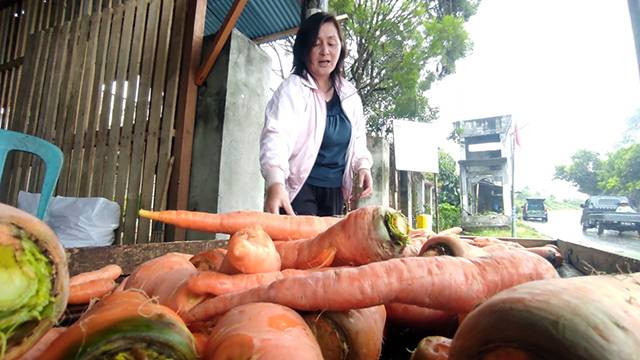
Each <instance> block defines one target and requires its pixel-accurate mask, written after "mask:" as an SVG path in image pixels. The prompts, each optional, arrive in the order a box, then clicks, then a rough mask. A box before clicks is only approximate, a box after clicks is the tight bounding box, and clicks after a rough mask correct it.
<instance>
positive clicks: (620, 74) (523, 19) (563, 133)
mask: <svg viewBox="0 0 640 360" xmlns="http://www.w3.org/2000/svg"><path fill="white" fill-rule="evenodd" d="M466 29H467V31H468V32H469V34H470V37H471V39H472V41H473V42H474V49H473V52H472V53H471V54H470V55H469V56H467V57H466V58H464V59H462V60H460V61H458V62H457V65H456V73H455V74H453V75H450V76H448V77H446V78H445V79H444V80H442V81H440V82H438V83H435V84H434V85H433V86H432V89H431V90H430V91H429V92H428V93H427V94H428V97H429V99H430V101H431V104H432V105H434V106H438V107H439V108H440V120H438V121H437V123H438V124H437V127H438V128H439V129H440V130H439V131H441V132H442V134H443V135H442V138H443V139H444V138H445V137H446V135H447V134H448V133H449V132H450V131H451V130H452V125H451V122H452V121H458V120H468V119H475V118H482V117H488V116H495V115H502V114H511V115H512V119H513V120H514V121H515V122H516V123H517V124H518V127H519V128H520V129H521V130H520V139H521V142H522V147H521V148H519V149H517V157H516V162H517V163H516V189H521V188H523V187H524V186H528V187H529V188H530V189H532V190H534V191H539V192H541V194H542V195H548V194H553V195H555V196H556V197H559V198H574V197H577V195H578V193H577V192H576V191H575V190H574V189H573V188H572V187H571V186H569V185H568V184H567V183H565V182H562V181H557V180H556V181H552V178H553V173H554V167H555V166H556V165H563V164H569V162H570V157H571V155H573V154H574V153H575V152H576V151H577V150H579V149H588V150H593V151H597V152H600V153H602V154H605V153H607V152H611V151H614V150H615V149H616V146H618V144H619V142H620V141H621V140H622V137H623V132H624V130H625V129H626V120H627V119H628V118H630V117H631V116H632V115H633V114H634V113H635V112H636V111H637V110H638V109H640V76H639V74H638V63H637V58H636V53H635V48H634V42H633V34H632V31H631V20H630V17H629V9H628V4H627V0H601V1H597V0H482V2H481V4H480V7H479V9H478V12H477V14H476V15H474V16H473V17H472V18H471V19H470V21H469V22H468V23H467V24H466ZM445 142H446V140H443V144H442V147H443V148H444V149H446V150H447V151H448V152H449V153H451V154H452V155H453V156H454V157H456V158H457V157H458V156H459V148H458V147H457V146H456V145H455V144H452V143H445Z"/></svg>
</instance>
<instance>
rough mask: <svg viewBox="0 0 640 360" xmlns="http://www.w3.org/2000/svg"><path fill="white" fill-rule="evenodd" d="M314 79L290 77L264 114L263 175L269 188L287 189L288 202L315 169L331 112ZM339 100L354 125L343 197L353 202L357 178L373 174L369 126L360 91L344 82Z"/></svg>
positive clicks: (261, 156) (261, 145) (261, 151)
mask: <svg viewBox="0 0 640 360" xmlns="http://www.w3.org/2000/svg"><path fill="white" fill-rule="evenodd" d="M317 89H318V88H317V86H316V83H315V81H314V80H313V78H312V77H311V76H310V75H307V76H306V77H300V76H298V75H294V74H292V75H290V76H289V77H288V78H287V79H285V80H284V81H283V82H282V84H281V85H280V86H279V87H278V89H277V90H276V91H275V93H274V94H273V97H272V98H271V100H270V101H269V103H268V104H267V108H266V110H265V122H264V128H263V129H262V136H261V138H260V169H261V171H262V176H263V177H264V178H265V180H266V182H267V187H268V186H271V185H272V184H274V183H281V184H284V185H285V188H286V189H287V192H288V193H289V200H290V201H291V200H293V198H294V197H295V196H296V195H297V194H298V191H300V188H301V187H302V185H303V184H304V182H305V181H306V180H307V177H308V176H309V173H310V172H311V168H312V167H313V165H314V163H315V161H316V157H317V155H318V151H319V150H320V145H321V144H322V138H323V136H324V128H325V124H326V122H327V107H326V103H325V101H324V98H323V97H322V96H321V95H320V93H319V92H318V91H317ZM337 90H338V96H339V97H340V101H341V103H342V109H343V110H344V113H345V115H346V116H347V118H348V119H349V121H350V122H351V140H350V141H349V147H348V148H347V163H346V168H345V172H344V176H343V178H342V194H343V196H344V199H345V200H347V199H349V197H350V196H351V189H352V186H353V180H352V179H353V178H354V176H356V174H357V172H358V171H359V170H360V169H367V170H369V171H371V165H372V163H373V159H372V157H371V153H370V152H369V150H368V149H367V137H366V120H365V118H364V113H363V110H362V100H360V96H359V95H358V93H357V91H356V88H355V87H354V86H353V85H352V84H351V83H349V82H347V81H346V80H344V79H342V81H341V86H340V87H339V89H337Z"/></svg>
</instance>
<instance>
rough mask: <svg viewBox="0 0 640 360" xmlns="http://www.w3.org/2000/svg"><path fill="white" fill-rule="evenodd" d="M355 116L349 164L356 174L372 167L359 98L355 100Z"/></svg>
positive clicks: (364, 120)
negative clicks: (351, 158) (351, 157)
mask: <svg viewBox="0 0 640 360" xmlns="http://www.w3.org/2000/svg"><path fill="white" fill-rule="evenodd" d="M356 100H357V101H356V110H355V113H356V116H355V118H356V119H355V120H356V121H354V132H355V133H354V144H353V151H354V152H353V160H352V162H351V170H352V171H353V172H354V173H357V172H358V171H359V170H361V169H366V170H369V171H371V166H372V165H373V157H372V156H371V153H370V152H369V149H367V121H366V118H365V117H364V111H363V109H362V100H361V99H360V96H357V99H356Z"/></svg>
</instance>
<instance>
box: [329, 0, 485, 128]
mask: <svg viewBox="0 0 640 360" xmlns="http://www.w3.org/2000/svg"><path fill="white" fill-rule="evenodd" d="M479 2H480V0H437V1H435V0H431V1H428V0H423V1H416V0H335V1H332V2H331V3H330V6H331V7H332V10H333V11H334V12H335V13H337V14H346V15H348V17H349V18H348V20H347V21H346V22H345V24H344V25H343V26H344V28H345V36H346V38H347V44H348V47H349V50H350V54H349V56H348V58H347V64H346V69H345V72H346V75H347V79H349V80H351V81H353V82H354V83H355V85H356V87H357V89H358V91H359V93H360V95H361V97H362V101H363V104H364V107H365V109H366V110H367V115H368V127H369V131H370V132H372V133H374V134H378V135H382V134H386V133H387V132H388V131H389V130H390V124H391V121H392V120H393V119H406V120H416V121H431V120H434V119H436V118H437V109H435V108H433V107H432V106H430V105H429V102H428V99H427V98H426V97H425V95H424V93H425V91H426V90H428V89H429V87H430V86H431V83H432V82H433V81H435V80H437V79H442V78H443V77H445V76H446V75H448V74H452V73H454V72H455V62H456V60H457V59H460V58H462V57H464V56H465V55H466V54H467V53H468V52H469V50H470V49H471V47H472V44H471V41H470V40H469V38H468V34H467V32H466V31H465V30H464V27H463V24H464V22H465V21H466V20H468V19H469V17H470V16H471V15H473V14H475V12H476V10H477V8H478V5H479Z"/></svg>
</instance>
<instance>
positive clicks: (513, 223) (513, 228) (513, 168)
mask: <svg viewBox="0 0 640 360" xmlns="http://www.w3.org/2000/svg"><path fill="white" fill-rule="evenodd" d="M515 131H517V130H514V132H513V133H512V134H511V237H516V235H517V234H516V219H517V218H518V213H517V212H516V195H515V194H516V134H515Z"/></svg>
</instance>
